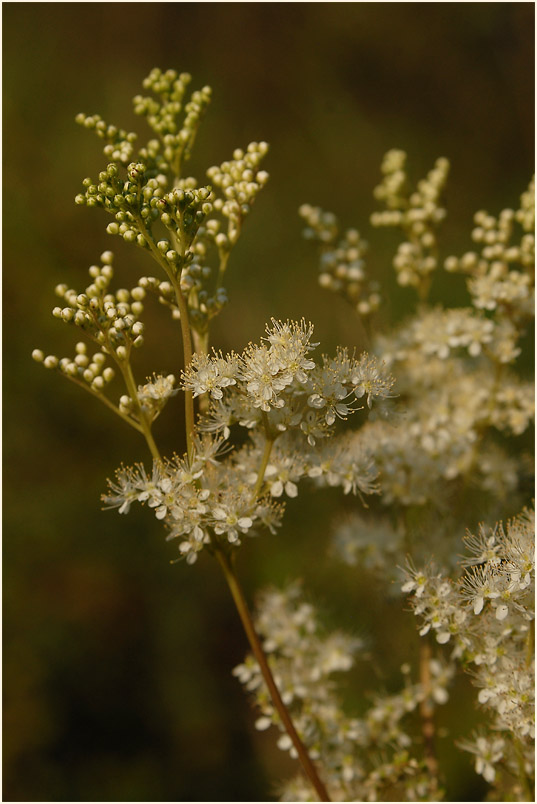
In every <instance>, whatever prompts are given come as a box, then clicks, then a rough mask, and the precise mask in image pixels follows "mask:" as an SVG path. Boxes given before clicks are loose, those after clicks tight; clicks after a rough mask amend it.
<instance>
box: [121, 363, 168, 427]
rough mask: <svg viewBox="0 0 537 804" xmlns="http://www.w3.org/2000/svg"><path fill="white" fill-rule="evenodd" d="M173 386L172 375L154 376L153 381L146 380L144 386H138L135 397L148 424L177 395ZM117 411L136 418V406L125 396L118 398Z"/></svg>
mask: <svg viewBox="0 0 537 804" xmlns="http://www.w3.org/2000/svg"><path fill="white" fill-rule="evenodd" d="M174 385H175V377H174V375H173V374H168V376H167V377H164V376H162V375H156V374H155V375H154V376H153V379H152V380H148V382H146V383H145V385H139V386H138V390H137V394H136V396H137V398H138V402H139V405H140V408H141V410H142V411H143V413H144V415H145V416H146V418H147V420H148V421H149V422H154V421H155V419H156V418H157V416H158V415H159V414H160V412H161V411H162V409H163V407H164V405H165V404H166V403H167V401H168V400H169V399H170V398H171V397H172V396H175V395H176V394H177V393H178V391H179V389H178V388H174ZM119 409H120V410H121V412H122V413H126V414H128V415H130V416H133V417H134V418H136V417H137V406H136V405H135V404H134V403H133V400H132V399H131V398H130V396H128V395H127V394H125V395H124V396H122V397H121V398H120V400H119Z"/></svg>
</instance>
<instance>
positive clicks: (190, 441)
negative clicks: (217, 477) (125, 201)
mask: <svg viewBox="0 0 537 804" xmlns="http://www.w3.org/2000/svg"><path fill="white" fill-rule="evenodd" d="M137 220H138V223H139V225H140V226H141V227H143V230H144V232H145V238H146V240H147V243H148V245H149V248H150V249H151V253H152V254H153V257H154V258H155V260H156V261H157V262H158V264H159V265H160V266H161V268H162V269H163V270H164V273H165V274H166V276H167V277H168V279H169V280H170V282H171V284H172V285H173V289H174V291H175V298H176V301H177V306H178V308H179V322H180V324H181V335H182V339H183V358H184V366H185V369H186V368H188V366H189V365H190V363H191V361H192V334H191V332H190V322H189V318H188V305H187V303H186V299H185V297H184V296H183V293H182V291H181V287H180V284H179V281H178V278H177V276H175V275H174V274H173V272H172V271H171V270H170V268H169V266H168V263H167V262H166V260H165V259H164V258H163V256H162V254H161V253H160V251H159V250H158V248H157V246H156V244H155V241H154V240H153V237H152V235H151V233H150V232H149V231H148V230H147V227H146V226H145V223H144V222H143V221H142V220H141V218H140V219H137ZM185 426H186V448H187V454H188V459H189V461H192V458H193V455H194V426H195V425H194V397H193V396H192V391H190V390H185Z"/></svg>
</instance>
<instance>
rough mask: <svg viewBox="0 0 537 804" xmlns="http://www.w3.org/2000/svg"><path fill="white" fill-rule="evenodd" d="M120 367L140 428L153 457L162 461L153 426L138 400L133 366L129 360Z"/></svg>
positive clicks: (120, 364)
mask: <svg viewBox="0 0 537 804" xmlns="http://www.w3.org/2000/svg"><path fill="white" fill-rule="evenodd" d="M119 367H120V369H121V372H122V374H123V378H124V380H125V385H126V386H127V390H128V392H129V396H130V398H131V399H132V401H133V402H134V404H135V405H136V412H137V414H138V419H139V420H140V427H141V430H142V432H143V434H144V436H145V440H146V441H147V446H148V447H149V449H150V450H151V455H152V456H153V458H155V460H157V461H160V460H161V457H160V452H159V449H158V447H157V445H156V444H155V439H154V438H153V434H152V432H151V425H150V423H149V422H148V420H147V417H146V415H145V413H144V411H143V410H142V406H141V405H140V401H139V399H138V391H137V388H136V382H135V381H134V376H133V374H132V369H131V364H130V362H129V361H128V360H127V361H126V362H125V363H123V362H122V363H119Z"/></svg>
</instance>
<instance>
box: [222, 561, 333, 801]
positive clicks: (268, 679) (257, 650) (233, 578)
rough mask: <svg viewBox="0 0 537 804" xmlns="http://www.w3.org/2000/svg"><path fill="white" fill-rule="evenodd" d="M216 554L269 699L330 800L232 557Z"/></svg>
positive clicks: (319, 789) (322, 795) (311, 777)
mask: <svg viewBox="0 0 537 804" xmlns="http://www.w3.org/2000/svg"><path fill="white" fill-rule="evenodd" d="M216 556H217V558H218V561H219V562H220V566H221V567H222V570H223V572H224V575H225V577H226V581H227V583H228V586H229V589H230V591H231V594H232V596H233V600H234V601H235V605H236V607H237V611H238V613H239V616H240V618H241V622H242V625H243V627H244V630H245V632H246V636H247V637H248V641H249V643H250V647H251V649H252V652H253V654H254V656H255V658H256V660H257V663H258V664H259V667H260V669H261V672H262V674H263V678H264V679H265V683H266V685H267V687H268V689H269V692H270V695H271V698H272V702H273V704H274V706H275V708H276V710H277V712H278V714H279V716H280V718H281V721H282V723H283V725H284V726H285V729H286V731H287V734H288V735H289V737H290V738H291V740H292V742H293V745H294V747H295V749H296V752H297V754H298V757H299V759H300V762H301V764H302V768H303V769H304V772H305V773H306V775H307V777H308V778H309V780H310V782H311V783H312V785H313V787H314V788H315V791H316V793H317V795H318V796H319V799H320V800H321V801H331V799H330V797H329V795H328V793H327V791H326V788H325V786H324V784H323V782H322V781H321V780H320V778H319V776H318V774H317V770H316V768H315V765H314V764H313V762H312V760H311V759H310V756H309V754H308V752H307V749H306V747H305V746H304V744H303V742H302V740H301V739H300V737H299V736H298V734H297V731H296V729H295V727H294V725H293V721H292V720H291V717H290V715H289V712H288V711H287V707H286V706H285V704H284V702H283V701H282V698H281V695H280V693H279V691H278V687H277V686H276V683H275V681H274V677H273V675H272V672H271V670H270V667H269V665H268V662H267V658H266V656H265V653H264V651H263V648H262V646H261V642H260V640H259V637H258V635H257V633H256V630H255V627H254V624H253V621H252V616H251V614H250V612H249V610H248V605H247V603H246V600H245V597H244V594H243V591H242V589H241V586H240V584H239V580H238V578H237V575H236V573H235V570H234V568H233V565H232V563H231V559H230V558H229V557H228V556H227V555H225V553H224V552H223V551H222V549H221V548H217V549H216Z"/></svg>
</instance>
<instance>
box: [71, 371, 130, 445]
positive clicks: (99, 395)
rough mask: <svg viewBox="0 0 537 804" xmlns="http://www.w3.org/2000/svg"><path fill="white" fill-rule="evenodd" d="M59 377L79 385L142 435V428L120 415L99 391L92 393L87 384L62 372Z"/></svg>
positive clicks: (117, 409) (122, 414) (123, 414)
mask: <svg viewBox="0 0 537 804" xmlns="http://www.w3.org/2000/svg"><path fill="white" fill-rule="evenodd" d="M61 375H62V377H67V379H68V380H71V382H74V383H75V385H79V386H80V388H84V389H85V390H86V391H89V393H90V394H92V395H93V396H94V397H96V399H99V400H100V401H101V402H102V403H103V404H104V405H106V406H107V407H108V408H110V410H113V411H114V413H116V414H117V415H118V416H119V417H120V418H121V419H123V421H124V422H127V424H130V426H131V427H134V429H135V430H138V432H139V433H142V435H143V434H144V431H143V429H142V426H141V425H140V424H138V422H135V421H134V419H131V417H130V416H127V414H126V413H122V412H121V411H120V409H119V408H118V407H116V406H115V405H114V403H113V402H111V401H110V400H109V399H107V397H106V396H104V394H101V393H100V392H99V391H94V390H93V388H92V387H91V386H90V385H88V384H87V382H83V381H82V380H79V379H78V378H77V377H71V376H69V374H64V373H63V371H62V372H61Z"/></svg>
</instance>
